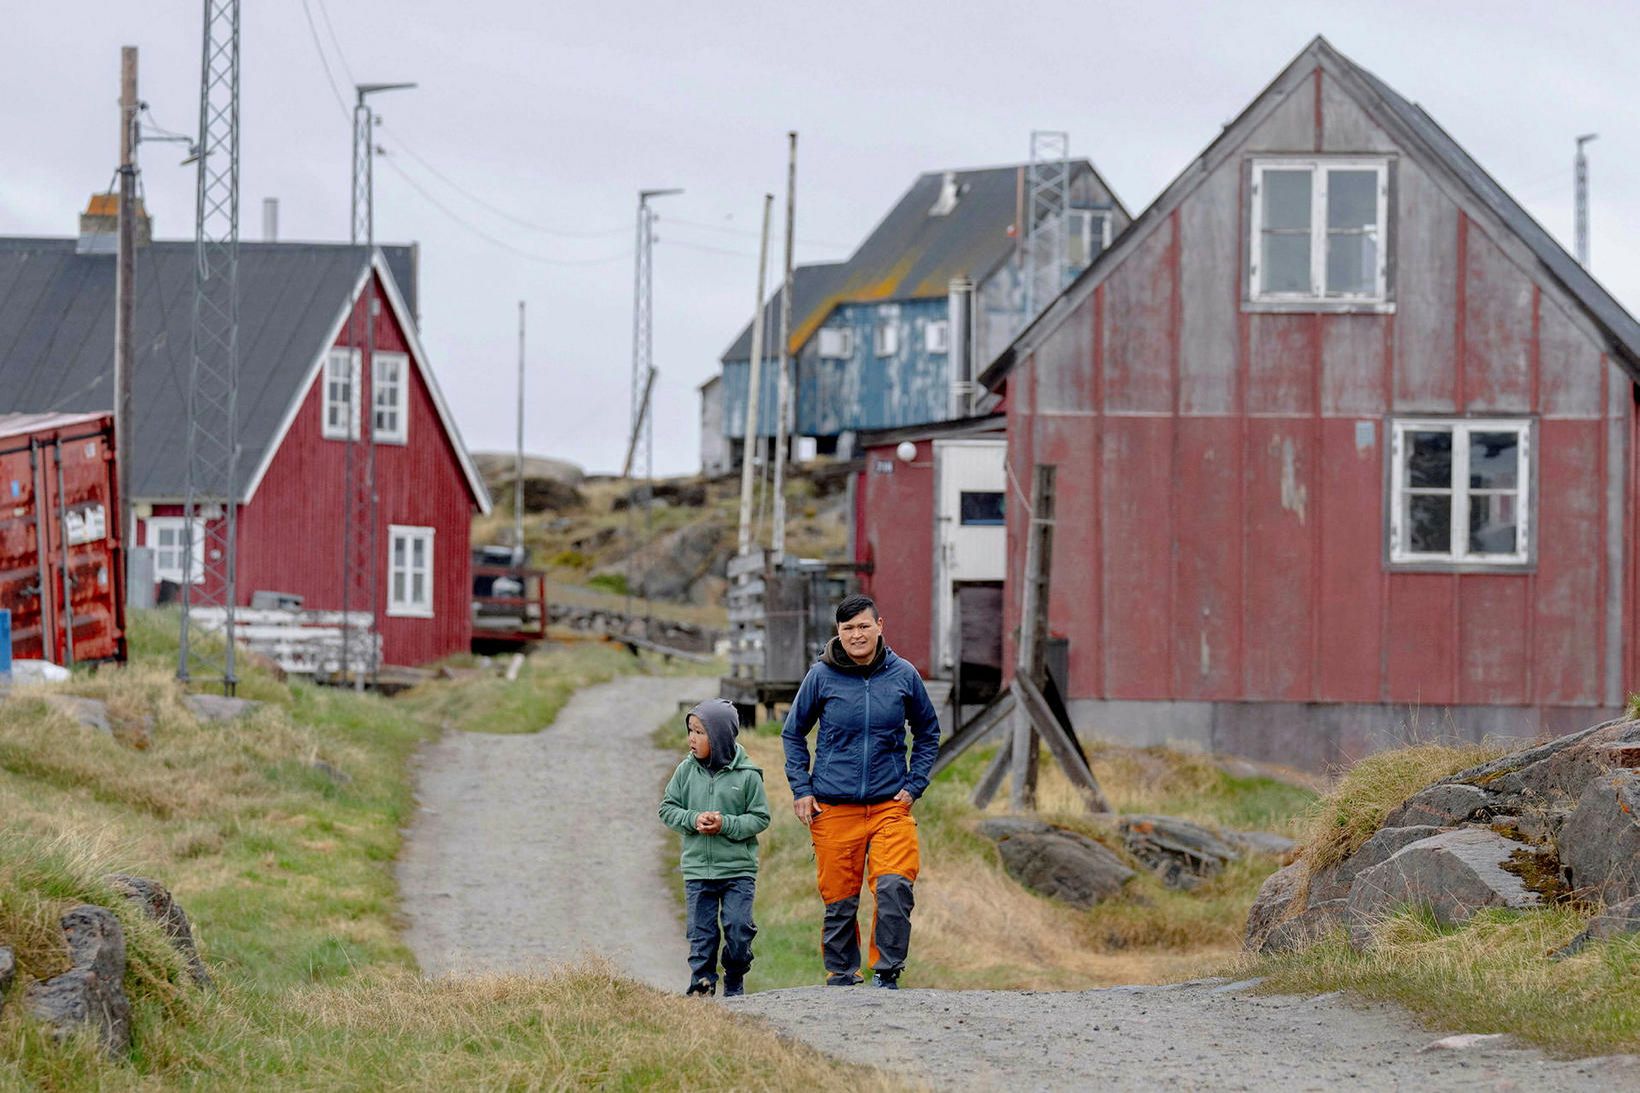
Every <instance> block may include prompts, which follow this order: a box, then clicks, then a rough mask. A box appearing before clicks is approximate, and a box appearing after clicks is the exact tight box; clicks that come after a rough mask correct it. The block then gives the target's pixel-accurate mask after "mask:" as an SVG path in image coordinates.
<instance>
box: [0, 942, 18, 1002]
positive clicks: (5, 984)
mask: <svg viewBox="0 0 1640 1093" xmlns="http://www.w3.org/2000/svg"><path fill="white" fill-rule="evenodd" d="M16 976H17V958H16V957H14V956H12V954H11V950H10V949H8V948H6V947H5V946H4V945H0V1006H4V1005H5V1004H6V992H7V991H9V990H11V981H12V980H13V979H14V978H16Z"/></svg>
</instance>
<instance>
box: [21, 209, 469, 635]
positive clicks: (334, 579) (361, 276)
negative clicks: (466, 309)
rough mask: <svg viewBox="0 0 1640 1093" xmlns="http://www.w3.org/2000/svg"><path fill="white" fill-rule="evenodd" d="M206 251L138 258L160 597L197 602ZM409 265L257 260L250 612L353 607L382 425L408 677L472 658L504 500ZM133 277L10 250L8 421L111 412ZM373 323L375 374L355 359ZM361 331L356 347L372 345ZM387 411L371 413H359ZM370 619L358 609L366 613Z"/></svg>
mask: <svg viewBox="0 0 1640 1093" xmlns="http://www.w3.org/2000/svg"><path fill="white" fill-rule="evenodd" d="M193 262H194V247H193V244H192V243H183V242H175V243H172V242H155V243H152V244H149V245H146V246H143V247H141V248H140V249H139V251H138V256H137V287H138V291H137V301H136V337H135V341H136V366H135V368H134V370H133V375H134V403H135V410H134V414H133V418H134V426H133V442H132V449H133V466H132V469H131V484H132V486H131V492H132V499H133V502H134V510H135V515H136V523H137V527H136V529H135V536H136V541H137V543H138V544H140V545H145V546H148V547H150V548H152V549H153V551H154V561H155V577H156V579H157V580H160V581H171V582H175V583H181V582H183V581H186V580H189V579H191V578H192V579H197V568H198V567H197V566H196V574H185V573H184V572H183V564H184V563H183V555H184V546H185V545H186V536H187V535H188V534H189V532H188V531H187V530H185V528H184V520H183V514H182V506H181V502H182V500H183V495H184V493H185V483H186V469H187V468H186V455H185V443H184V442H185V438H186V411H187V400H186V397H185V394H186V390H185V388H186V383H187V375H188V352H189V326H190V322H191V293H192V291H193ZM414 281H415V271H414V261H413V255H412V252H411V250H410V249H409V248H405V247H383V248H378V249H377V251H376V252H375V254H374V255H372V256H371V257H370V259H369V260H368V261H367V260H366V257H365V252H364V250H363V248H358V247H350V246H342V245H325V244H311V243H242V244H241V245H240V253H239V285H240V328H239V329H240V385H239V392H238V404H239V411H240V415H241V417H240V423H239V440H240V445H241V452H242V454H241V457H240V462H239V468H240V470H239V479H238V495H239V505H240V508H239V512H238V521H239V525H238V542H239V557H238V559H237V561H238V598H239V601H240V603H241V604H248V603H249V602H250V600H251V597H252V596H253V595H254V594H255V593H257V592H276V593H286V594H292V595H296V596H300V597H302V603H303V606H304V607H307V608H317V609H321V610H336V609H338V608H340V607H341V601H342V594H341V590H342V530H341V529H342V526H343V496H344V494H343V484H344V462H345V458H346V449H347V447H348V443H347V438H348V436H349V424H348V422H349V417H350V415H352V416H353V417H354V420H355V422H356V424H355V425H354V426H352V428H353V430H354V432H353V435H355V436H356V435H357V429H358V425H357V422H361V421H362V420H363V419H362V414H363V413H364V412H365V410H364V407H365V406H367V405H368V406H370V407H371V411H370V412H372V413H374V415H375V417H374V421H373V425H374V427H373V430H372V432H373V435H374V440H375V467H376V484H377V493H378V496H379V503H378V518H379V528H378V533H377V542H378V543H379V550H380V557H379V559H378V567H377V577H378V589H377V603H378V614H377V629H378V631H379V632H380V634H381V638H382V657H383V659H384V660H385V661H386V662H387V663H389V664H416V663H422V662H426V661H429V660H434V659H436V658H438V657H441V656H445V655H448V654H451V653H456V652H462V651H465V650H466V649H467V648H468V644H469V641H470V639H471V633H472V620H471V598H472V597H471V591H472V579H471V556H470V553H469V546H468V543H469V527H470V523H471V518H472V515H473V513H474V512H475V511H488V509H489V504H490V499H489V495H488V493H487V491H486V490H485V487H484V484H483V481H482V480H481V479H480V477H479V475H478V473H477V471H476V469H475V468H474V466H473V463H472V461H471V459H469V458H468V454H467V451H466V448H465V447H464V446H463V444H462V442H461V437H460V434H459V432H458V431H457V429H456V425H455V421H454V419H453V418H452V417H451V415H450V411H449V408H448V406H447V405H446V404H445V402H444V399H443V396H442V395H441V394H440V392H439V388H438V383H437V381H436V379H435V378H434V375H433V371H432V368H431V366H430V364H429V361H428V358H427V354H426V352H425V350H424V349H423V348H422V345H421V343H420V340H419V337H418V334H417V330H416V319H415V311H414V302H413V301H414V291H415V287H414ZM113 300H114V260H113V257H112V256H111V255H109V254H106V253H96V248H95V247H87V246H86V245H85V241H84V240H83V239H82V240H81V241H80V245H78V246H77V245H76V240H74V239H5V240H0V411H5V410H25V409H27V410H35V411H39V410H88V409H106V408H107V407H108V406H109V405H110V404H111V401H112V394H111V384H112V360H113ZM355 300H356V301H358V303H357V307H358V309H359V315H360V316H361V318H362V317H363V316H364V315H366V314H370V315H373V316H374V318H373V320H372V321H373V322H374V323H375V342H374V344H375V354H374V359H373V360H371V359H364V358H365V357H366V354H365V353H364V352H363V351H362V350H360V349H356V348H351V347H352V346H353V342H354V340H355V339H357V340H358V341H359V342H363V341H364V338H363V334H364V327H363V324H362V322H360V323H354V322H350V321H349V318H350V311H349V304H350V301H355ZM355 327H357V330H355V329H354V328H355ZM363 392H369V398H368V399H365V400H361V399H360V398H359V397H358V396H359V395H360V393H363ZM352 606H353V607H354V609H358V607H359V605H358V604H354V605H352Z"/></svg>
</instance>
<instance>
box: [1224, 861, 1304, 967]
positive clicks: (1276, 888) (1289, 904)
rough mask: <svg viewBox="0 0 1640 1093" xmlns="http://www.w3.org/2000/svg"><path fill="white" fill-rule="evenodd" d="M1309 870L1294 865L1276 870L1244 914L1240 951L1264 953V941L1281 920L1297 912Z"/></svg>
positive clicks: (1301, 863)
mask: <svg viewBox="0 0 1640 1093" xmlns="http://www.w3.org/2000/svg"><path fill="white" fill-rule="evenodd" d="M1308 874H1309V867H1308V866H1306V865H1305V864H1304V863H1303V862H1294V863H1293V864H1291V865H1289V866H1285V867H1283V868H1281V869H1277V870H1276V871H1275V872H1274V873H1271V874H1270V875H1269V876H1268V877H1266V878H1264V883H1263V885H1261V886H1260V887H1259V890H1258V895H1257V896H1255V897H1254V898H1253V906H1252V908H1251V909H1250V910H1249V911H1248V912H1247V928H1246V930H1244V931H1243V933H1242V938H1241V944H1242V948H1244V949H1246V950H1247V951H1248V952H1252V953H1256V952H1263V951H1265V950H1264V942H1265V938H1267V937H1268V936H1269V933H1270V931H1271V930H1272V929H1274V928H1275V927H1276V926H1277V925H1278V924H1279V923H1280V922H1282V921H1283V920H1284V919H1287V918H1290V917H1292V915H1293V912H1294V911H1295V910H1296V909H1298V906H1297V905H1298V899H1299V897H1300V896H1302V895H1303V894H1304V881H1305V878H1306V877H1307V876H1308Z"/></svg>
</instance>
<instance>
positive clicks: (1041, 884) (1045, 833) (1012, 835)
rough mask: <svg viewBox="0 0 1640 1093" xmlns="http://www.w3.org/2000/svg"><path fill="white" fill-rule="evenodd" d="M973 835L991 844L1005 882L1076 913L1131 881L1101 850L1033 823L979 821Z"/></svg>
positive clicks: (1123, 867) (1079, 837)
mask: <svg viewBox="0 0 1640 1093" xmlns="http://www.w3.org/2000/svg"><path fill="white" fill-rule="evenodd" d="M979 833H980V834H982V835H984V836H985V837H986V838H988V839H992V840H994V841H995V842H996V844H997V851H998V853H999V854H1001V856H1002V868H1003V869H1004V870H1006V871H1007V873H1008V875H1009V876H1010V877H1013V878H1014V879H1015V880H1017V881H1019V883H1021V884H1023V885H1024V886H1025V887H1027V888H1029V889H1030V890H1031V891H1033V892H1036V893H1038V894H1039V895H1044V896H1051V897H1053V898H1054V899H1062V900H1064V901H1065V902H1066V903H1069V904H1072V905H1074V906H1076V907H1092V906H1093V905H1094V904H1096V903H1098V902H1099V901H1100V900H1104V899H1109V898H1110V897H1111V896H1114V895H1116V894H1117V893H1118V892H1120V891H1121V890H1122V886H1123V885H1124V884H1126V883H1127V882H1128V881H1130V880H1132V879H1133V876H1134V873H1133V870H1131V869H1129V868H1128V867H1127V866H1126V865H1123V864H1122V859H1121V858H1120V857H1118V856H1117V854H1116V853H1115V852H1114V851H1112V850H1111V849H1110V848H1108V847H1106V846H1105V845H1104V844H1102V843H1100V842H1097V841H1095V840H1094V839H1090V838H1088V837H1087V836H1086V835H1082V834H1080V833H1078V832H1075V831H1066V830H1065V829H1064V828H1059V827H1052V826H1050V825H1048V824H1045V823H1042V822H1041V821H1039V820H1028V819H1023V818H1020V817H1013V816H999V817H996V818H994V819H989V820H985V821H982V822H981V823H980V825H979Z"/></svg>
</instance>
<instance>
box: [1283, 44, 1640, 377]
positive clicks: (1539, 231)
mask: <svg viewBox="0 0 1640 1093" xmlns="http://www.w3.org/2000/svg"><path fill="white" fill-rule="evenodd" d="M1314 44H1315V45H1316V46H1318V47H1321V48H1325V49H1326V50H1327V51H1328V52H1329V53H1330V55H1331V56H1332V58H1333V60H1334V61H1336V62H1337V63H1338V64H1340V65H1342V66H1344V67H1345V68H1347V69H1348V70H1349V71H1351V72H1353V73H1354V74H1355V75H1357V76H1359V77H1360V78H1361V79H1362V80H1364V81H1365V82H1366V84H1367V86H1368V87H1370V88H1371V89H1372V91H1373V92H1374V93H1375V94H1376V95H1377V96H1378V99H1379V101H1380V103H1381V104H1382V106H1383V107H1384V109H1386V110H1388V111H1389V112H1390V113H1391V114H1393V115H1394V116H1395V119H1396V120H1397V121H1399V122H1400V123H1401V124H1402V125H1404V126H1405V127H1406V128H1407V129H1408V130H1409V131H1410V132H1411V133H1412V135H1413V136H1415V137H1416V138H1417V139H1418V140H1419V141H1421V142H1422V143H1423V144H1424V146H1425V147H1426V148H1427V149H1428V151H1429V152H1430V154H1432V155H1433V156H1435V158H1436V159H1438V160H1439V161H1440V162H1441V164H1442V165H1443V166H1445V167H1446V169H1447V170H1448V171H1450V172H1451V173H1452V174H1453V175H1455V176H1456V177H1457V178H1458V180H1459V181H1460V182H1462V183H1463V184H1464V185H1465V186H1467V187H1468V188H1469V190H1470V192H1471V193H1473V194H1474V195H1475V197H1476V198H1477V199H1479V201H1480V202H1481V203H1482V204H1483V205H1485V206H1486V207H1487V209H1489V210H1490V211H1491V212H1492V214H1493V215H1494V216H1496V217H1497V218H1498V219H1499V220H1501V221H1503V223H1504V225H1505V226H1506V227H1507V228H1509V230H1510V231H1512V232H1514V233H1515V235H1517V236H1518V237H1519V238H1520V241H1521V242H1522V243H1525V244H1526V246H1527V249H1529V250H1530V251H1531V252H1532V253H1533V254H1534V255H1535V256H1536V257H1537V260H1538V261H1539V262H1542V263H1543V265H1544V267H1545V268H1546V269H1547V270H1548V271H1549V273H1550V275H1552V276H1553V277H1554V279H1555V280H1557V281H1559V282H1560V284H1561V287H1563V288H1564V289H1565V290H1566V291H1567V292H1569V293H1571V294H1572V296H1573V297H1574V298H1575V299H1576V300H1577V301H1578V302H1579V303H1580V304H1582V305H1583V307H1584V308H1585V309H1586V310H1587V311H1588V313H1589V316H1590V317H1591V318H1592V319H1594V321H1595V322H1597V323H1599V324H1600V325H1601V326H1602V327H1604V328H1605V330H1606V332H1607V334H1609V335H1610V336H1611V338H1612V339H1613V340H1614V341H1615V342H1616V343H1618V344H1617V346H1614V348H1620V349H1622V350H1623V351H1624V352H1623V353H1622V354H1621V355H1623V356H1626V357H1627V358H1628V362H1629V364H1630V370H1631V371H1634V370H1635V369H1636V368H1640V322H1636V321H1635V318H1634V316H1633V315H1631V314H1629V312H1628V310H1627V309H1626V308H1624V307H1623V305H1622V304H1620V303H1618V302H1617V301H1616V300H1615V299H1613V298H1612V295H1611V293H1609V292H1607V291H1606V289H1605V288H1604V287H1603V286H1602V285H1601V284H1600V282H1599V281H1596V280H1595V279H1594V278H1593V277H1592V276H1590V274H1589V271H1588V270H1586V269H1584V268H1583V267H1582V266H1581V265H1579V264H1578V261H1577V259H1575V258H1573V257H1572V256H1571V255H1570V254H1568V253H1566V248H1565V247H1563V246H1561V245H1560V244H1559V243H1558V242H1556V240H1555V238H1554V236H1552V235H1550V234H1549V233H1548V232H1547V231H1545V230H1544V228H1543V225H1541V224H1539V223H1538V222H1537V220H1535V219H1534V218H1533V217H1532V214H1531V213H1529V212H1527V211H1526V210H1525V209H1523V208H1521V207H1520V204H1519V202H1517V201H1516V200H1515V199H1514V198H1513V197H1511V196H1509V192H1508V191H1507V190H1505V189H1504V188H1503V187H1502V186H1500V185H1498V182H1497V180H1496V179H1494V178H1493V177H1492V176H1491V175H1489V174H1487V173H1486V171H1485V170H1484V169H1483V168H1482V167H1481V165H1480V164H1478V163H1476V162H1475V160H1474V158H1473V157H1471V156H1470V154H1469V153H1468V152H1466V151H1464V149H1463V146H1462V145H1460V144H1459V143H1458V142H1457V141H1455V140H1453V139H1452V136H1451V135H1450V134H1449V133H1447V131H1446V130H1445V129H1442V128H1441V127H1440V125H1438V124H1437V123H1436V121H1435V119H1434V118H1432V117H1430V116H1429V115H1428V114H1426V113H1425V112H1424V109H1423V107H1421V106H1419V105H1418V104H1417V103H1415V102H1409V101H1408V100H1407V99H1406V98H1404V97H1403V96H1402V95H1401V94H1400V93H1399V92H1398V91H1396V90H1395V89H1394V88H1393V87H1390V86H1389V85H1388V84H1387V83H1385V82H1384V81H1383V80H1380V79H1379V78H1378V77H1377V76H1374V75H1373V74H1372V73H1371V72H1368V71H1367V70H1366V69H1364V68H1362V67H1361V66H1360V65H1358V64H1356V63H1355V62H1354V61H1352V60H1350V59H1349V58H1348V57H1346V56H1344V55H1343V54H1342V53H1339V52H1338V50H1337V49H1335V48H1333V47H1332V46H1331V44H1330V43H1328V42H1327V41H1326V39H1324V38H1318V39H1316V42H1315V43H1314ZM1637 378H1640V377H1637Z"/></svg>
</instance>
